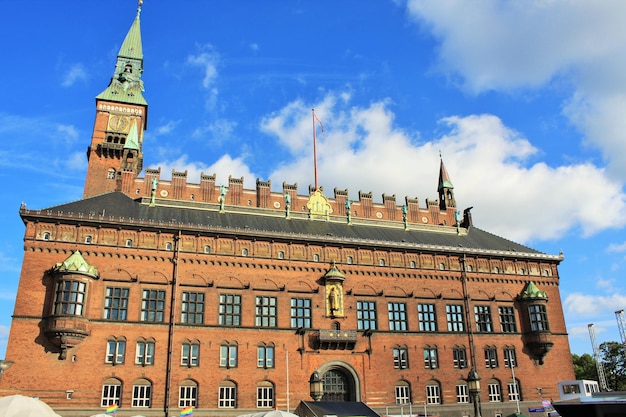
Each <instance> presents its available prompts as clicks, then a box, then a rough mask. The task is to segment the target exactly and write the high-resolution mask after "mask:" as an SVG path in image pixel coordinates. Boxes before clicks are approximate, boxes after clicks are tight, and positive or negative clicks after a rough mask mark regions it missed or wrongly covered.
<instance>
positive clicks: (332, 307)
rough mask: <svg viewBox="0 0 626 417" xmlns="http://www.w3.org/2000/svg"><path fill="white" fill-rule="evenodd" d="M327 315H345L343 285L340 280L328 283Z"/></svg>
mask: <svg viewBox="0 0 626 417" xmlns="http://www.w3.org/2000/svg"><path fill="white" fill-rule="evenodd" d="M326 315H327V316H329V317H343V286H342V285H341V283H340V282H334V283H326Z"/></svg>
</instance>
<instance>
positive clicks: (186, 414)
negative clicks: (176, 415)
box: [180, 406, 193, 417]
mask: <svg viewBox="0 0 626 417" xmlns="http://www.w3.org/2000/svg"><path fill="white" fill-rule="evenodd" d="M191 416H193V407H191V406H189V407H185V408H183V409H182V410H180V417H191Z"/></svg>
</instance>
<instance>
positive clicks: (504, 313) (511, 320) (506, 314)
mask: <svg viewBox="0 0 626 417" xmlns="http://www.w3.org/2000/svg"><path fill="white" fill-rule="evenodd" d="M498 314H499V315H500V331H501V332H502V333H515V332H517V326H516V325H515V308H514V307H511V306H506V307H505V306H500V307H498Z"/></svg>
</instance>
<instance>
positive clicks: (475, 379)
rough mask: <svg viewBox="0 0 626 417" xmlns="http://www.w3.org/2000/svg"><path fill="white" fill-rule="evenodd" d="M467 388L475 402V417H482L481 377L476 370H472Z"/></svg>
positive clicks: (468, 377) (468, 376)
mask: <svg viewBox="0 0 626 417" xmlns="http://www.w3.org/2000/svg"><path fill="white" fill-rule="evenodd" d="M467 386H468V387H469V393H470V395H471V397H472V401H473V402H474V417H482V416H481V410H480V408H481V407H480V377H479V376H478V372H476V370H475V369H472V370H471V371H470V372H469V374H468V375H467Z"/></svg>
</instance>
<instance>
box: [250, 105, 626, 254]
mask: <svg viewBox="0 0 626 417" xmlns="http://www.w3.org/2000/svg"><path fill="white" fill-rule="evenodd" d="M337 97H339V95H334V94H329V95H328V96H326V97H325V98H324V99H323V100H322V101H321V102H320V103H319V104H318V105H316V106H315V108H316V109H317V110H316V114H318V115H319V117H320V118H321V119H322V120H323V121H324V124H325V126H326V134H325V135H323V136H322V135H319V134H318V136H317V138H318V143H317V145H318V146H317V155H318V172H319V180H320V185H327V186H328V185H330V186H336V187H338V188H349V190H350V198H352V199H356V198H358V197H357V191H359V190H362V191H366V192H367V191H372V192H373V193H374V195H375V196H376V197H377V198H378V200H379V201H380V196H381V194H382V193H387V194H396V195H397V197H396V202H397V204H399V205H400V204H402V200H403V198H404V197H405V196H409V197H418V198H419V199H420V202H421V205H422V206H424V205H425V199H426V198H430V199H435V198H437V180H438V164H439V160H438V152H439V151H441V152H442V154H443V156H444V160H445V163H446V166H447V168H448V172H449V173H450V175H451V179H452V182H453V184H454V185H455V195H456V199H457V203H458V205H459V208H460V209H463V208H465V207H467V206H474V207H475V209H474V211H473V213H474V220H475V222H474V223H475V225H476V226H477V227H480V228H484V229H486V230H489V231H491V232H493V233H496V234H500V235H502V236H504V237H507V238H510V239H513V240H518V241H523V242H528V241H529V240H532V239H555V238H558V237H561V236H563V235H564V234H566V233H568V232H570V231H572V230H573V229H578V228H580V229H582V232H583V234H585V235H591V234H593V233H596V232H598V231H600V230H604V229H607V228H618V227H621V226H623V225H624V223H625V222H626V196H625V195H624V193H623V192H622V189H621V186H620V185H619V184H617V183H615V181H613V180H611V179H610V178H608V177H607V175H606V173H605V172H604V170H603V169H601V168H598V167H596V166H594V165H592V164H590V163H584V164H571V165H562V166H556V167H551V166H549V165H547V164H546V163H544V162H542V161H537V160H536V158H538V153H539V152H538V150H537V149H535V148H534V147H533V146H532V145H531V143H530V142H529V141H528V140H527V139H526V138H524V137H523V135H521V134H520V133H519V132H516V131H514V130H512V129H510V128H508V127H506V126H505V125H504V124H503V123H502V121H501V120H500V119H499V118H497V117H496V116H493V115H472V116H465V117H461V116H451V117H447V118H444V119H442V120H441V132H442V133H441V134H440V136H439V137H434V138H422V137H420V135H419V133H417V132H408V131H405V130H402V129H399V128H397V127H395V126H394V123H393V118H394V115H393V113H392V112H391V111H390V109H389V107H388V103H386V102H385V101H381V102H374V103H371V104H370V105H369V107H363V108H359V107H349V100H347V101H344V100H338V99H337ZM311 107H312V106H311V105H307V104H306V103H303V102H302V101H294V102H292V103H289V104H287V105H286V106H285V107H284V108H283V109H281V110H280V111H277V112H275V113H274V114H272V115H269V116H268V117H266V118H265V119H263V122H262V126H261V128H262V130H263V131H264V132H266V133H268V134H271V135H274V136H275V137H277V138H278V141H279V142H280V144H281V145H282V146H284V147H285V148H286V149H287V150H288V151H289V152H290V153H291V155H292V158H291V159H290V160H288V161H284V163H283V164H282V165H280V166H279V167H278V168H277V169H276V170H275V171H274V172H273V173H272V174H271V177H272V178H282V179H285V180H287V181H288V182H291V183H293V182H298V183H299V184H300V185H301V186H302V187H304V188H305V189H306V186H307V185H308V184H313V162H312V158H311V155H312V139H311V138H312V129H311V118H310V116H307V115H310V108H311ZM455 174H457V175H455ZM461 174H462V175H461ZM339 178H340V179H341V181H342V183H338V181H337V179H339ZM598 184H603V187H598ZM303 191H304V190H301V191H300V192H303ZM327 194H328V195H331V194H332V192H328V193H327ZM607 210H608V211H609V212H611V213H614V214H615V215H612V216H598V213H602V212H605V211H607ZM616 219H619V220H618V221H616Z"/></svg>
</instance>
